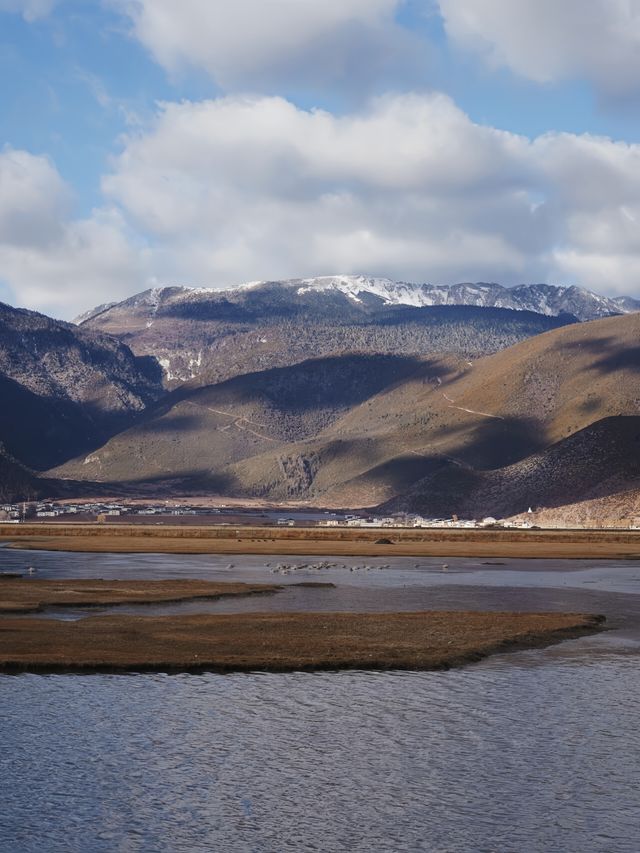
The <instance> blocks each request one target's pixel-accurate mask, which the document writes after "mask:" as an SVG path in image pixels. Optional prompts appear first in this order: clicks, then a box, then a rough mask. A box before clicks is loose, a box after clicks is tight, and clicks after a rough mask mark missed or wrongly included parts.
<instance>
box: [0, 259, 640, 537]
mask: <svg viewBox="0 0 640 853" xmlns="http://www.w3.org/2000/svg"><path fill="white" fill-rule="evenodd" d="M638 307H640V303H638V302H637V301H635V300H632V299H630V298H625V299H616V300H612V299H608V298H607V297H600V296H597V295H596V294H592V293H590V292H588V291H584V290H581V289H580V288H575V287H571V288H555V287H553V286H551V285H522V286H519V287H516V288H502V287H500V286H499V285H485V284H472V285H455V286H454V287H452V288H449V289H445V288H441V287H434V286H430V285H407V284H402V283H395V282H390V281H388V280H386V279H368V278H365V277H344V276H339V277H331V278H322V279H313V280H303V279H300V280H294V281H287V282H261V283H253V284H250V285H246V286H243V287H240V288H237V289H235V290H230V291H224V292H221V291H211V290H204V289H199V290H195V291H193V290H188V289H187V288H178V287H167V288H156V289H154V290H149V291H145V292H144V293H142V294H139V295H138V296H135V297H132V298H131V299H128V300H125V301H124V302H121V303H117V304H112V305H108V306H102V307H100V308H98V309H95V310H93V311H91V312H88V313H87V314H86V315H85V316H84V317H82V318H78V321H77V324H76V325H72V324H65V323H58V322H57V321H53V320H49V319H48V318H44V317H42V315H37V314H32V313H30V312H24V311H18V310H17V309H11V308H8V307H2V308H1V309H0V322H1V323H2V325H0V393H1V394H2V395H3V396H2V399H3V400H11V405H10V406H5V407H3V411H4V414H3V415H0V441H2V442H3V444H4V448H5V456H2V455H0V479H2V477H3V469H2V467H1V466H2V464H3V461H2V460H3V459H5V463H4V464H5V466H6V468H7V470H9V468H10V469H11V471H12V472H13V473H12V476H11V478H9V477H8V476H7V477H6V479H7V481H9V479H11V481H12V482H14V483H17V484H18V485H17V486H15V487H14V489H13V491H14V492H18V491H20V486H19V483H20V481H21V478H22V480H25V478H26V480H25V482H27V483H28V487H29V488H32V489H33V482H34V481H35V483H36V487H37V483H38V482H40V481H39V480H38V479H37V478H36V479H35V480H34V478H33V474H31V473H30V472H29V470H28V469H35V470H36V471H37V472H39V473H40V475H45V476H46V477H48V478H49V479H48V480H47V488H48V489H49V490H51V488H55V486H52V485H51V483H52V482H58V483H62V484H63V485H62V486H61V488H65V486H64V483H65V481H66V484H67V485H66V489H67V491H68V489H69V488H70V487H71V485H70V481H71V483H73V484H74V488H76V487H77V488H82V489H88V490H90V489H91V488H94V487H95V488H96V489H104V488H105V487H108V488H109V490H110V491H117V490H118V489H122V490H127V491H129V492H131V490H134V491H135V489H142V488H146V489H149V488H153V489H156V490H157V491H158V492H162V493H164V494H175V493H177V492H180V493H182V494H198V493H199V494H204V493H206V494H218V495H225V496H231V495H233V496H235V497H242V496H245V497H252V498H256V497H257V498H262V499H265V500H270V501H305V502H309V503H315V504H319V505H325V506H334V507H361V506H371V507H382V508H384V509H386V510H399V509H406V510H412V511H417V512H421V513H424V514H427V515H435V516H444V515H450V514H452V513H457V514H458V515H461V516H462V515H465V516H469V515H471V516H475V517H477V516H479V515H496V516H504V515H515V514H517V513H520V512H525V511H526V510H527V509H528V507H529V506H532V507H533V508H534V509H536V510H539V511H540V512H541V513H544V512H551V513H554V514H556V515H557V514H558V513H560V514H562V513H564V516H565V517H566V518H568V519H569V520H571V519H573V520H578V521H589V522H593V521H594V520H595V521H598V520H601V521H602V520H607V521H610V520H611V519H613V520H615V519H616V518H623V517H624V518H625V519H626V518H628V517H629V514H630V513H631V514H633V513H635V512H636V511H637V512H638V513H640V501H638V494H640V470H639V469H638V464H637V462H636V459H637V458H638V449H639V448H640V411H639V406H640V347H639V346H638V344H637V341H638V339H639V335H640V314H637V313H635V311H636V310H637V309H638ZM615 315H617V316H615ZM34 424H35V425H37V429H35V428H33V425H34ZM42 429H45V431H46V433H45V435H46V438H45V440H44V441H42V440H41V441H40V442H38V430H40V435H41V434H42V432H41V431H42ZM5 491H6V490H5Z"/></svg>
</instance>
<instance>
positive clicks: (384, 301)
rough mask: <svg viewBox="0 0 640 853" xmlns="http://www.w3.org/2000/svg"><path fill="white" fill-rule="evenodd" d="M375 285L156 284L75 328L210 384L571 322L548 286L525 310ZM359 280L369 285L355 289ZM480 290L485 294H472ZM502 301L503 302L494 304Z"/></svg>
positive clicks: (498, 344) (486, 345)
mask: <svg viewBox="0 0 640 853" xmlns="http://www.w3.org/2000/svg"><path fill="white" fill-rule="evenodd" d="M336 282H337V283H336ZM345 282H346V283H345ZM367 282H369V284H367ZM381 282H382V280H378V279H377V280H374V281H373V284H371V282H370V280H364V279H363V280H360V279H356V278H353V279H340V280H337V279H327V280H324V279H314V280H312V281H310V282H309V281H307V282H304V281H302V280H301V281H295V282H267V283H259V284H256V285H252V286H247V287H240V288H236V289H235V290H231V291H211V290H191V289H188V288H180V287H170V288H156V289H154V290H149V291H145V292H144V293H142V294H139V295H138V296H134V297H132V298H131V299H127V300H125V301H124V302H121V303H118V304H117V305H112V306H106V307H103V308H101V309H96V311H95V313H94V314H93V315H92V316H89V317H88V319H85V320H84V321H83V323H82V326H81V328H82V329H94V330H97V331H101V332H105V333H108V334H111V335H115V336H118V337H119V338H120V339H121V340H122V341H124V342H125V343H127V345H129V346H130V347H131V348H132V350H133V351H134V352H136V353H137V354H138V355H152V356H155V357H157V358H158V359H159V361H160V363H161V364H162V366H163V368H164V371H165V381H166V384H167V386H168V387H170V388H175V387H177V386H178V385H179V384H180V383H181V382H185V381H191V382H195V383H197V384H200V385H207V384H213V383H215V382H220V381H223V380H225V379H229V378H231V377H232V376H235V375H239V374H241V373H250V372H255V371H258V370H266V369H269V368H272V367H284V366H288V365H292V364H296V363H298V362H301V361H304V360H305V359H309V358H314V357H319V356H329V355H339V354H347V353H351V352H363V353H364V352H366V353H371V354H374V355H377V354H382V353H388V354H393V355H404V356H416V355H426V354H434V353H440V354H442V353H452V354H456V355H464V356H466V357H467V358H477V357H479V356H480V355H485V354H487V353H491V352H496V351H497V350H500V349H504V348H505V347H508V346H511V345H512V344H514V343H517V342H518V341H520V340H523V339H525V338H527V337H530V336H531V335H535V334H539V333H540V332H545V331H548V330H549V329H552V328H557V327H559V326H562V325H566V324H567V323H569V322H575V318H574V317H573V316H572V315H571V314H569V313H567V310H568V307H567V310H565V308H564V307H562V306H561V305H560V302H561V301H562V300H561V299H560V296H559V295H558V293H556V291H557V290H558V289H557V288H550V290H551V291H553V293H554V294H555V297H556V303H557V304H556V308H557V310H555V309H554V310H551V308H550V307H549V306H550V303H551V301H552V300H551V297H550V296H549V295H548V294H547V295H545V298H544V300H538V302H539V303H540V304H541V305H542V304H543V302H544V312H542V313H535V312H533V311H531V310H514V309H515V308H518V309H523V308H524V307H525V306H524V303H523V302H522V299H521V300H519V301H518V300H514V299H511V302H509V299H508V298H507V296H506V295H505V294H508V293H510V291H506V290H505V289H504V288H498V286H497V285H496V286H493V285H492V286H488V285H487V286H478V287H477V288H476V286H473V287H471V286H469V287H468V288H467V289H466V291H465V293H462V291H461V290H460V289H459V290H458V291H456V293H458V294H459V296H455V295H451V294H453V289H452V290H451V294H450V296H451V301H452V302H453V303H457V302H458V301H460V302H462V303H464V299H465V298H466V299H471V297H472V296H474V298H476V299H477V302H478V304H477V305H465V304H460V305H458V304H451V305H444V304H443V305H438V304H434V305H432V303H436V302H437V301H438V299H439V300H440V301H443V300H442V298H441V294H440V295H438V294H435V293H434V294H432V293H430V294H429V295H428V296H427V295H425V293H423V291H422V290H420V287H419V286H416V285H395V284H394V283H391V282H389V283H388V285H386V286H385V287H383V286H382V284H381ZM365 284H367V287H368V288H369V289H360V288H361V287H364V286H365ZM338 285H340V286H338ZM425 287H426V286H425ZM461 287H462V286H461ZM465 287H466V286H465ZM481 287H486V288H489V289H490V290H491V289H492V290H491V293H490V294H489V295H487V294H488V292H487V293H485V292H484V291H483V292H482V293H480V290H478V288H480V289H481ZM496 288H497V289H498V290H499V291H500V293H494V292H493V290H496ZM475 290H478V293H475ZM472 291H473V292H472ZM474 294H475V295H474ZM478 294H480V297H478ZM489 297H491V298H489ZM565 297H566V295H565ZM585 298H586V297H585ZM598 300H600V301H598ZM530 301H532V300H530ZM503 302H504V303H505V305H506V306H507V307H500V306H501V305H502V303H503ZM533 302H535V300H533ZM592 302H593V304H591V305H590V310H591V311H592V312H593V311H596V310H598V311H603V312H605V313H606V312H608V311H615V310H616V308H615V306H614V305H613V303H610V302H608V301H606V300H602V299H601V298H600V297H595V296H594V297H593V300H592ZM485 303H486V305H485ZM507 303H508V304H507ZM516 303H517V304H516ZM521 303H522V304H521ZM564 303H566V306H569V304H572V305H575V306H576V307H577V308H578V307H580V306H579V305H578V301H577V299H573V301H571V300H569V299H568V297H567V298H565V300H564ZM564 303H563V304H564ZM425 306H427V307H425ZM429 306H430V307H429ZM557 313H561V314H562V316H555V315H556V314H557Z"/></svg>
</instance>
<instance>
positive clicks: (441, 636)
mask: <svg viewBox="0 0 640 853" xmlns="http://www.w3.org/2000/svg"><path fill="white" fill-rule="evenodd" d="M602 621H603V620H602V617H597V616H589V615H584V614H558V613H541V614H536V613H480V612H462V611H455V612H421V613H244V614H215V615H211V614H196V615H184V616H131V615H109V616H92V617H88V618H84V619H80V620H79V621H76V622H67V621H57V620H53V619H42V618H39V617H27V618H15V617H13V618H12V617H5V618H0V671H2V672H6V673H14V674H18V673H22V672H33V673H57V672H70V673H96V672H114V673H129V672H132V673H140V672H166V673H177V672H221V673H227V672H250V671H265V672H291V671H297V670H304V671H316V670H341V669H360V670H433V669H448V668H450V667H454V666H461V665H463V664H467V663H471V662H473V661H477V660H480V659H481V658H483V657H485V656H487V655H489V654H492V653H495V652H503V651H511V650H515V649H524V648H531V647H535V646H542V645H549V644H552V643H556V642H559V641H560V640H564V639H568V638H573V637H579V636H582V635H585V634H589V633H593V632H595V631H598V630H600V628H601V625H602Z"/></svg>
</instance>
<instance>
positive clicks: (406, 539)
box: [0, 524, 640, 559]
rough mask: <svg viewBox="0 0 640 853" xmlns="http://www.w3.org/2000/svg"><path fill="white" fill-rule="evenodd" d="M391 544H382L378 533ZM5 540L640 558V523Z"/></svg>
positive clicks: (119, 549)
mask: <svg viewBox="0 0 640 853" xmlns="http://www.w3.org/2000/svg"><path fill="white" fill-rule="evenodd" d="M382 538H384V539H390V540H391V542H392V544H390V545H381V544H377V540H379V539H382ZM0 541H5V542H7V541H10V542H11V543H12V546H13V547H16V548H24V549H37V550H38V549H41V550H47V551H81V552H104V553H159V554H235V555H239V554H264V555H277V554H282V555H292V556H293V555H310V556H313V555H327V554H330V555H334V556H345V557H346V556H355V557H370V556H381V557H410V556H415V557H431V556H437V557H512V558H523V557H546V558H556V559H560V558H575V559H578V558H579V559H588V558H590V557H600V558H604V559H606V558H612V559H613V558H616V559H625V558H629V559H640V531H625V530H620V531H613V530H602V531H593V530H591V531H589V530H574V531H572V530H416V529H408V530H400V529H385V530H362V529H356V528H340V529H335V528H284V529H279V528H272V527H265V528H259V527H241V528H238V529H234V528H229V527H196V526H193V527H172V526H169V525H162V526H153V527H150V526H149V525H139V526H135V525H124V524H119V525H112V526H109V525H90V524H85V525H82V524H76V525H72V524H69V525H67V524H59V525H39V524H33V525H0Z"/></svg>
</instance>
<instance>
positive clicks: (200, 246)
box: [0, 94, 640, 316]
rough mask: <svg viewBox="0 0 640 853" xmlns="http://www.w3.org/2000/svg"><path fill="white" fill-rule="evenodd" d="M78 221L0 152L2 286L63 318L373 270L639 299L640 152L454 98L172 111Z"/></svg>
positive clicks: (47, 175)
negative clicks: (494, 118) (500, 121)
mask: <svg viewBox="0 0 640 853" xmlns="http://www.w3.org/2000/svg"><path fill="white" fill-rule="evenodd" d="M103 192H104V195H105V206H104V208H103V209H102V210H100V211H96V212H95V213H94V214H92V215H91V216H90V217H89V218H87V219H84V220H77V219H74V218H73V217H72V216H71V214H70V212H69V206H70V202H69V192H68V189H67V188H66V187H65V185H64V182H63V181H62V180H61V178H60V176H59V175H58V173H57V172H56V170H55V168H54V167H53V166H52V164H51V163H49V161H47V160H46V159H44V158H40V157H34V156H33V155H30V154H27V153H26V152H20V151H13V150H11V149H7V150H5V151H4V152H3V153H2V154H1V155H0V278H2V279H4V280H5V281H6V282H7V283H8V284H9V285H10V287H11V288H12V290H13V293H14V294H15V299H14V301H16V302H17V303H18V304H23V305H26V306H28V307H38V308H40V309H44V310H49V311H52V312H53V313H55V314H58V315H59V314H63V315H65V316H72V315H73V314H74V313H78V312H79V311H80V310H84V309H86V308H88V307H90V306H91V305H92V304H97V303H99V302H104V301H107V300H110V299H118V298H123V297H124V296H126V295H129V294H131V293H134V292H136V291H138V290H142V289H143V288H144V287H146V286H149V282H150V281H152V280H155V281H157V282H159V283H167V284H169V283H181V284H192V285H207V286H216V287H225V286H229V285H231V284H235V283H238V282H241V281H245V280H249V279H263V278H273V279H275V278H285V277H296V276H312V275H321V274H330V273H337V272H344V273H349V272H352V273H358V272H363V273H372V274H382V275H389V276H390V277H397V278H404V279H406V280H414V281H433V282H440V283H453V282H455V281H462V280H467V281H469V280H485V281H486V280H488V281H501V282H503V283H505V284H515V283H517V282H521V281H544V280H547V281H552V282H557V283H577V284H583V285H586V286H589V287H592V288H594V289H595V290H599V291H601V292H605V293H617V292H621V293H624V292H626V293H634V292H635V293H638V290H639V289H640V288H639V282H640V236H639V232H638V228H637V223H638V222H640V146H638V145H627V144H624V143H615V142H612V141H611V140H609V139H606V138H598V137H592V136H585V135H583V136H576V135H572V134H547V135H544V136H541V137H539V138H537V139H534V140H529V139H527V138H526V137H523V136H517V135H514V134H510V133H505V132H503V131H499V130H496V129H494V128H491V127H485V126H482V125H478V124H474V123H473V122H472V121H471V120H470V119H469V118H468V116H466V115H465V114H464V113H463V112H462V111H461V110H460V109H458V108H457V107H456V105H455V104H454V103H453V102H452V101H451V100H450V99H449V98H447V97H446V96H443V95H437V94H433V95H428V96H427V95H422V96H419V95H410V96H387V97H384V98H379V99H377V100H375V101H372V102H371V103H370V104H369V105H368V106H367V107H366V108H362V109H360V110H358V111H357V112H354V113H352V114H349V115H345V116H335V115H333V114H331V113H328V112H324V111H321V110H314V111H305V110H302V109H300V108H297V107H295V106H294V105H292V104H291V103H289V102H287V101H285V100H283V99H282V98H271V97H262V98H260V97H253V98H249V97H228V98H221V99H218V100H213V101H207V102H203V103H190V102H183V103H180V104H175V103H169V104H164V105H163V106H162V107H161V108H160V109H159V112H158V115H157V117H156V120H155V122H154V124H153V125H152V126H149V127H146V128H141V129H138V130H136V131H135V132H132V133H131V134H130V135H129V136H128V137H125V138H124V140H123V150H122V153H121V155H120V156H119V157H117V158H116V159H115V160H114V161H113V165H112V171H111V173H110V174H109V175H107V176H105V178H104V180H103Z"/></svg>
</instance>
